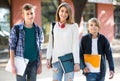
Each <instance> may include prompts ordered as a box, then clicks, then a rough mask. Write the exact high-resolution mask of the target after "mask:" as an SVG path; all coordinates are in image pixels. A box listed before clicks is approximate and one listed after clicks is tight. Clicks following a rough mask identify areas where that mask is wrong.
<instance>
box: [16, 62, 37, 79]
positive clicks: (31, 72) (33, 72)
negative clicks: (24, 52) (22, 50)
mask: <svg viewBox="0 0 120 81" xmlns="http://www.w3.org/2000/svg"><path fill="white" fill-rule="evenodd" d="M21 68H22V66H21ZM36 76H37V61H34V62H29V63H28V65H27V68H26V70H25V73H24V75H23V76H20V75H17V76H16V79H17V81H36Z"/></svg>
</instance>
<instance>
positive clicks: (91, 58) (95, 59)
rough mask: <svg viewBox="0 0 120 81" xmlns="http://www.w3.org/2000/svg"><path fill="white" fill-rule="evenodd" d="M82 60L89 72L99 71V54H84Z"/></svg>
mask: <svg viewBox="0 0 120 81" xmlns="http://www.w3.org/2000/svg"><path fill="white" fill-rule="evenodd" d="M84 61H85V64H86V66H87V67H88V68H89V70H90V72H100V62H101V55H100V54H84Z"/></svg>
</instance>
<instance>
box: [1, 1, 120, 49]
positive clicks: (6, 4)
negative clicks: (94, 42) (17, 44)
mask: <svg viewBox="0 0 120 81" xmlns="http://www.w3.org/2000/svg"><path fill="white" fill-rule="evenodd" d="M62 1H64V2H67V3H69V4H70V5H71V7H72V11H73V14H74V13H75V9H74V4H73V0H17V1H16V0H1V1H0V12H1V13H0V45H1V46H0V50H3V49H5V48H7V47H8V36H9V31H10V28H11V27H13V25H15V24H18V23H20V22H21V21H23V19H22V16H21V13H22V12H21V7H22V5H23V4H24V3H31V4H33V5H35V6H36V7H37V8H36V18H35V22H36V23H37V24H38V25H39V26H41V27H42V28H43V30H44V34H45V43H47V42H48V36H49V30H50V24H51V22H52V21H54V20H55V12H56V9H57V7H58V5H59V4H60V3H61V2H62ZM76 1H77V0H76ZM81 1H82V0H81ZM83 1H84V0H83ZM80 6H81V5H80ZM79 8H81V7H79ZM79 8H78V9H79ZM119 11H120V0H88V2H87V4H86V5H85V8H84V11H83V12H82V16H81V19H80V20H81V22H80V24H79V34H80V37H81V36H82V35H84V34H86V33H87V24H86V23H87V21H88V19H90V18H92V17H96V18H98V19H99V20H100V21H101V30H100V33H102V34H104V35H105V36H106V37H107V38H108V39H109V41H111V42H112V40H114V39H120V12H119Z"/></svg>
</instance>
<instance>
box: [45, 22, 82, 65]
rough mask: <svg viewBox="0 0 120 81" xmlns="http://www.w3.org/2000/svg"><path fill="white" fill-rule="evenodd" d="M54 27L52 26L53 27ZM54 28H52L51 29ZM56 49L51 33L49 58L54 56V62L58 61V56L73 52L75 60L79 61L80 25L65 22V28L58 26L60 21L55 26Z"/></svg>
mask: <svg viewBox="0 0 120 81" xmlns="http://www.w3.org/2000/svg"><path fill="white" fill-rule="evenodd" d="M51 28H52V27H51ZM51 30H52V29H51ZM53 32H54V49H52V34H51V31H50V34H49V43H48V48H47V59H50V58H51V56H52V62H57V61H58V57H59V56H62V55H64V54H66V53H71V52H72V53H73V57H74V62H75V63H79V62H80V60H79V32H78V25H77V24H76V23H74V24H65V28H60V27H58V22H57V23H56V24H55V26H54V31H53Z"/></svg>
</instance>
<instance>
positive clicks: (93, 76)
mask: <svg viewBox="0 0 120 81" xmlns="http://www.w3.org/2000/svg"><path fill="white" fill-rule="evenodd" d="M104 80H105V77H102V76H100V73H87V74H86V81H104Z"/></svg>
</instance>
